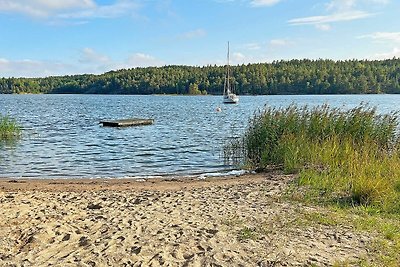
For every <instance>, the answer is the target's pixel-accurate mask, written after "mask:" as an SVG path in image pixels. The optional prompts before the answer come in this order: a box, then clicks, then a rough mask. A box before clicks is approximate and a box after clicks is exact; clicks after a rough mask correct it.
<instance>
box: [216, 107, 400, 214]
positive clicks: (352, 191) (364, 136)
mask: <svg viewBox="0 0 400 267" xmlns="http://www.w3.org/2000/svg"><path fill="white" fill-rule="evenodd" d="M398 118H399V117H398V114H397V113H391V114H386V115H381V114H378V113H377V111H376V108H371V107H369V106H368V105H365V104H360V105H359V106H357V107H355V108H353V109H350V110H342V109H338V108H331V107H329V106H328V105H322V106H317V107H313V108H310V107H307V106H304V107H298V106H295V105H291V106H289V107H287V108H272V107H267V108H266V109H265V110H263V111H262V112H259V113H258V114H256V115H254V116H253V118H251V120H250V123H249V127H248V129H247V131H246V132H245V134H244V136H243V138H241V139H240V140H238V141H234V142H231V143H230V144H227V145H226V146H225V149H224V151H225V158H226V159H227V160H233V159H235V161H236V162H240V163H241V164H243V165H245V166H247V167H249V168H253V169H267V168H271V167H272V168H281V169H283V170H284V171H285V172H286V173H293V172H298V173H299V184H300V185H309V186H311V187H312V188H313V189H316V190H318V191H320V192H324V194H326V195H330V196H335V197H337V198H341V199H348V201H350V202H351V203H352V204H357V205H373V206H376V207H378V208H380V209H384V210H391V211H396V212H397V211H398V212H400V204H396V201H397V203H400V142H399V140H400V139H399V124H398V123H399V120H398ZM238 159H240V161H238Z"/></svg>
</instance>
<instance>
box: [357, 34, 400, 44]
mask: <svg viewBox="0 0 400 267" xmlns="http://www.w3.org/2000/svg"><path fill="white" fill-rule="evenodd" d="M358 38H360V39H362V38H370V39H373V40H376V41H384V42H387V41H389V42H395V43H400V32H375V33H371V34H367V35H362V36H359V37H358Z"/></svg>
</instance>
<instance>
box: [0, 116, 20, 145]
mask: <svg viewBox="0 0 400 267" xmlns="http://www.w3.org/2000/svg"><path fill="white" fill-rule="evenodd" d="M20 134H21V127H20V126H19V125H18V124H17V122H16V121H15V120H14V119H12V118H10V117H8V116H3V115H1V114H0V141H1V140H4V141H11V140H14V139H16V138H18V137H19V136H20Z"/></svg>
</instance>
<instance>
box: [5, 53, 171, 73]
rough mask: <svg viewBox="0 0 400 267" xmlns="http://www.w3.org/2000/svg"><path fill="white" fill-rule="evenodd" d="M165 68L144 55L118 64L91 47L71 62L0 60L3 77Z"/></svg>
mask: <svg viewBox="0 0 400 267" xmlns="http://www.w3.org/2000/svg"><path fill="white" fill-rule="evenodd" d="M163 65H165V63H164V62H163V61H161V60H159V59H157V58H155V57H153V56H151V55H148V54H144V53H135V54H132V55H129V56H127V57H126V58H125V59H122V60H120V61H118V60H114V59H112V58H111V57H109V56H107V55H104V54H101V53H98V52H96V51H95V50H94V49H92V48H84V49H82V51H80V54H79V57H78V58H76V59H75V60H72V61H71V62H68V63H66V62H58V61H45V60H31V59H23V60H9V59H6V58H0V73H1V75H2V77H46V76H58V75H73V74H81V73H93V74H101V73H104V72H107V71H110V70H117V69H126V68H133V67H149V66H163Z"/></svg>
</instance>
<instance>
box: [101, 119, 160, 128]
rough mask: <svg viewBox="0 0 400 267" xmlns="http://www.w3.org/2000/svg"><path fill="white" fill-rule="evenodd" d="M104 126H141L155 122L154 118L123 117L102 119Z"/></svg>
mask: <svg viewBox="0 0 400 267" xmlns="http://www.w3.org/2000/svg"><path fill="white" fill-rule="evenodd" d="M100 123H102V124H103V126H110V127H128V126H139V125H150V124H153V123H154V120H153V119H137V118H132V119H123V120H106V121H100Z"/></svg>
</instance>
